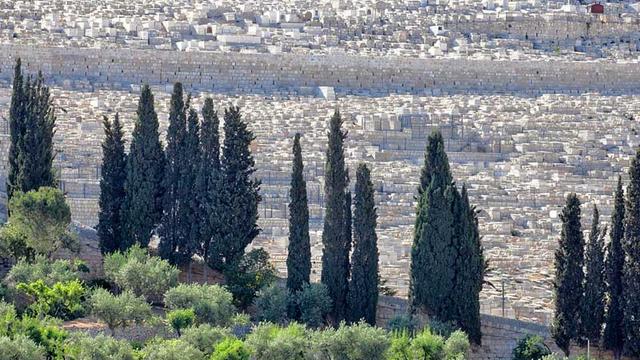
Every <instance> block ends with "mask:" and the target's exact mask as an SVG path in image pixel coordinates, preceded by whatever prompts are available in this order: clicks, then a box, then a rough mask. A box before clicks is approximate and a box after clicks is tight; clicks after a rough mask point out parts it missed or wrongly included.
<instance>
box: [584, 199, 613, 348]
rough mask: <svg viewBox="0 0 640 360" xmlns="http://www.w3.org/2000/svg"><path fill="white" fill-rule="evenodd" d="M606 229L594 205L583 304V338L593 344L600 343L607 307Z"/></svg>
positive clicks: (587, 251)
mask: <svg viewBox="0 0 640 360" xmlns="http://www.w3.org/2000/svg"><path fill="white" fill-rule="evenodd" d="M606 232H607V230H606V228H605V229H601V228H600V214H599V212H598V207H597V206H596V205H593V220H592V222H591V233H590V234H589V242H588V243H587V249H586V251H585V259H584V261H585V281H584V297H583V299H582V300H583V304H582V317H581V319H582V337H583V339H588V340H589V341H591V343H592V344H598V343H599V342H600V336H601V334H602V324H603V323H604V306H605V292H606V285H605V269H604V237H605V236H606Z"/></svg>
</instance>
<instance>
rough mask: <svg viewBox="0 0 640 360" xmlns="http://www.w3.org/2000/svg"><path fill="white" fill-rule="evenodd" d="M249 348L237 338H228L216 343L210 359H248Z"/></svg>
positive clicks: (249, 356)
mask: <svg viewBox="0 0 640 360" xmlns="http://www.w3.org/2000/svg"><path fill="white" fill-rule="evenodd" d="M250 358H251V350H250V349H249V348H248V347H247V346H246V345H245V344H244V343H243V342H242V341H241V340H238V339H233V338H228V339H226V340H224V341H222V342H221V343H219V344H218V345H216V348H215V349H214V351H213V354H211V360H249V359H250Z"/></svg>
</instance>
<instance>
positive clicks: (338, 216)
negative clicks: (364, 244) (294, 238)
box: [321, 110, 351, 322]
mask: <svg viewBox="0 0 640 360" xmlns="http://www.w3.org/2000/svg"><path fill="white" fill-rule="evenodd" d="M342 123H343V121H342V118H341V117H340V113H339V112H338V111H337V110H336V112H335V113H334V114H333V116H332V117H331V121H330V123H329V133H328V135H327V136H328V145H327V152H326V160H325V161H326V162H325V183H324V193H325V196H324V199H325V216H324V223H323V230H322V244H323V246H324V250H323V252H322V274H321V282H322V283H323V284H325V285H326V287H327V290H328V292H329V296H330V298H331V303H332V304H333V307H332V311H331V312H332V313H331V317H332V319H333V320H334V321H335V322H338V321H340V320H342V319H344V317H345V311H346V308H347V292H348V290H349V283H348V279H349V249H350V247H351V244H350V242H349V239H348V238H347V232H346V231H345V224H346V218H347V214H345V207H346V206H345V204H346V202H347V200H346V190H347V185H348V182H349V180H348V173H347V169H346V166H345V160H344V149H343V146H344V141H345V139H346V137H347V132H346V131H343V130H342Z"/></svg>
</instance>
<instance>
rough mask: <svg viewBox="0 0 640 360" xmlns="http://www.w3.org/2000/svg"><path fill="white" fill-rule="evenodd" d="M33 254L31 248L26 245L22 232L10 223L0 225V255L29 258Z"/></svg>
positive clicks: (31, 257)
mask: <svg viewBox="0 0 640 360" xmlns="http://www.w3.org/2000/svg"><path fill="white" fill-rule="evenodd" d="M34 256H35V253H34V251H33V249H31V248H30V247H28V246H27V238H26V236H25V234H24V233H22V232H21V231H20V229H18V227H17V226H14V225H12V224H5V225H4V226H2V227H0V257H6V258H12V259H28V260H31V259H33V257H34Z"/></svg>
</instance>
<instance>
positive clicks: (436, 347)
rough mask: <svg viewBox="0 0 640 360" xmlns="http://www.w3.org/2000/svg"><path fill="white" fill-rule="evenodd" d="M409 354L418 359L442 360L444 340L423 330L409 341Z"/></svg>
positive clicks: (443, 356)
mask: <svg viewBox="0 0 640 360" xmlns="http://www.w3.org/2000/svg"><path fill="white" fill-rule="evenodd" d="M411 352H412V353H413V354H414V356H415V357H416V358H418V359H432V360H441V359H444V358H445V352H444V338H443V337H442V336H440V335H436V334H434V333H432V332H431V330H429V329H424V330H422V331H421V332H420V333H419V334H418V335H416V337H415V338H413V340H412V341H411Z"/></svg>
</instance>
